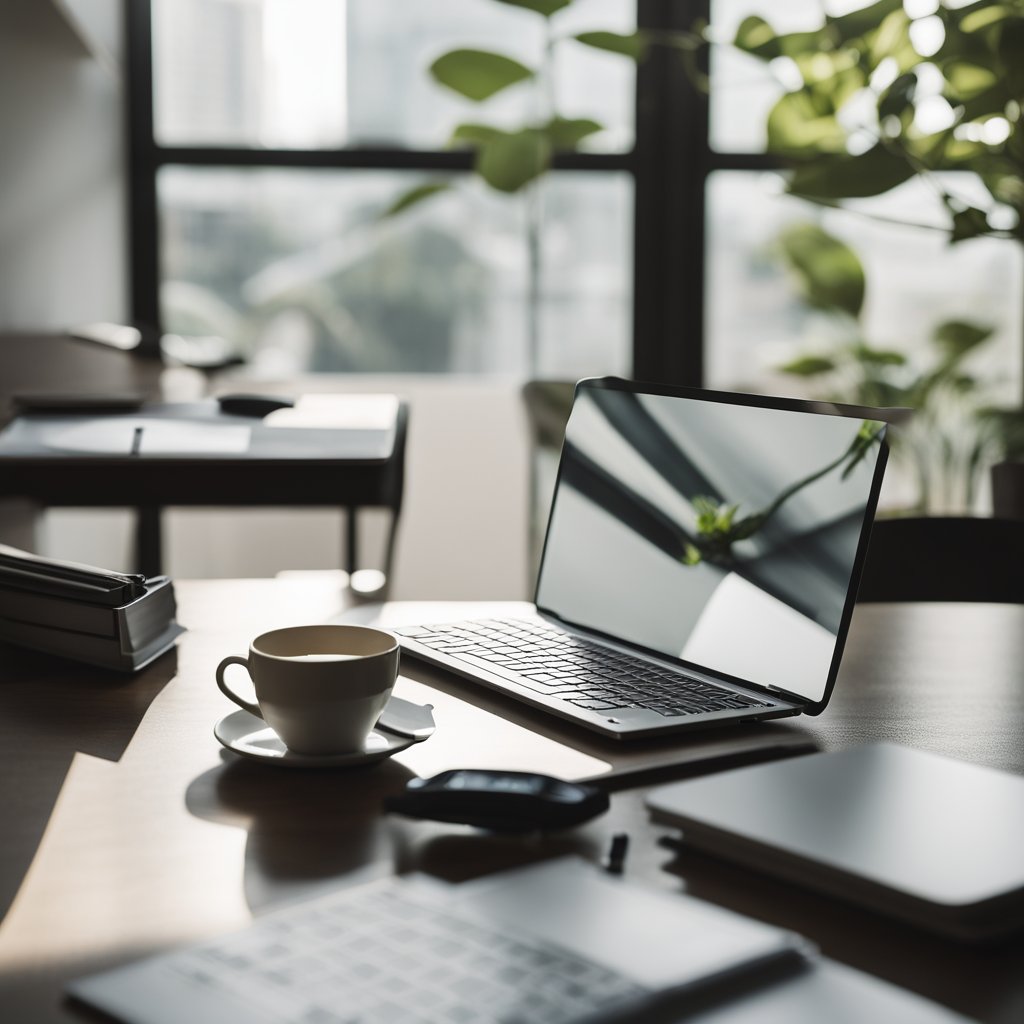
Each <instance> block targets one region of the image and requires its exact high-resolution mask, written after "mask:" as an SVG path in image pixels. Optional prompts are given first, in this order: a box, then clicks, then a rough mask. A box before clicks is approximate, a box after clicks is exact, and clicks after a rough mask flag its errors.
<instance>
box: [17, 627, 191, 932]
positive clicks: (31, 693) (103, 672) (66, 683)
mask: <svg viewBox="0 0 1024 1024" xmlns="http://www.w3.org/2000/svg"><path fill="white" fill-rule="evenodd" d="M0 656H2V658H3V664H4V673H3V676H4V678H3V679H2V680H0V744H2V745H3V750H4V766H5V767H4V771H3V772H2V773H0V822H2V828H3V836H4V839H3V843H2V844H0V921H2V920H3V918H4V917H5V916H6V914H7V911H8V910H9V909H10V906H11V903H12V902H13V900H14V897H15V896H16V895H17V892H18V889H19V888H20V887H21V883H22V880H23V879H24V877H25V873H26V872H27V871H28V868H29V866H30V865H31V863H32V860H33V858H34V857H35V854H36V850H37V849H38V847H39V842H40V840H41V839H42V837H43V833H44V832H45V831H46V826H47V824H48V822H49V820H50V815H51V813H52V811H53V808H54V805H55V804H56V802H57V797H58V796H59V794H60V791H61V787H62V786H63V784H64V779H65V777H66V776H67V773H68V769H69V768H70V766H71V762H72V759H73V758H74V756H75V754H77V753H82V754H90V755H92V756H93V757H102V758H105V759H106V760H108V761H118V760H120V758H121V756H122V755H123V754H124V752H125V750H126V748H127V747H128V744H129V743H130V742H131V739H132V737H133V736H134V735H135V731H136V729H137V728H138V727H139V723H140V722H141V721H142V718H143V716H144V715H145V714H146V711H147V710H148V709H149V706H150V704H151V703H152V702H153V700H154V699H155V698H156V696H157V695H158V694H159V693H160V691H161V690H163V688H164V687H165V686H166V685H167V683H168V682H170V681H171V679H173V678H174V677H175V675H176V674H177V671H178V660H177V651H176V650H172V651H169V652H168V653H167V654H165V655H164V656H163V657H161V658H159V659H158V660H157V661H155V662H154V663H153V664H152V665H151V666H150V667H149V668H147V669H146V670H145V671H144V672H142V673H141V674H139V675H134V676H133V675H127V674H125V675H114V674H112V673H111V672H110V671H109V670H107V669H101V668H92V667H90V666H86V665H77V664H75V663H73V662H69V661H66V660H64V659H62V658H54V657H51V656H50V655H46V654H40V653H38V652H35V651H25V650H20V649H18V648H13V647H7V646H4V647H0ZM27 765H31V769H29V768H27V767H25V766H27Z"/></svg>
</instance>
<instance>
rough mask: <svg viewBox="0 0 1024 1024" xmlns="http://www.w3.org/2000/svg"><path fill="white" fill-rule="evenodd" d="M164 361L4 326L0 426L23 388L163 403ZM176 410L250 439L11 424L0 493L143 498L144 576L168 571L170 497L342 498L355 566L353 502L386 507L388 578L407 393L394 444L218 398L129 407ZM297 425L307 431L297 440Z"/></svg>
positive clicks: (349, 564) (65, 502)
mask: <svg viewBox="0 0 1024 1024" xmlns="http://www.w3.org/2000/svg"><path fill="white" fill-rule="evenodd" d="M163 371H164V367H163V365H162V364H161V363H160V362H159V360H158V359H156V358H154V357H146V356H139V355H134V354H129V353H125V352H119V351H116V350H113V349H109V348H105V347H103V346H101V345H96V344H90V343H88V342H83V341H76V340H75V339H72V338H70V337H65V336H60V335H48V334H38V335H0V426H3V424H4V423H6V422H7V421H8V420H10V419H12V417H13V416H14V415H15V413H16V412H17V411H18V410H17V409H16V407H15V405H14V403H13V401H12V399H13V397H14V396H17V395H32V394H40V393H43V394H57V395H69V396H75V397H89V396H96V395H108V396H109V395H137V396H138V397H139V398H140V399H145V400H146V401H147V402H152V403H159V402H160V398H161V375H162V373H163ZM368 397H369V396H359V397H358V398H356V399H355V401H357V402H365V401H366V400H367V398H368ZM172 414H173V416H174V417H175V418H176V419H177V420H178V421H180V422H181V423H182V424H185V425H187V424H192V423H195V424H199V425H217V426H220V427H224V426H227V425H229V424H231V423H234V424H236V425H240V426H242V427H252V431H253V442H252V445H253V447H252V450H251V451H245V452H242V453H238V454H231V453H225V454H215V453H214V454H209V453H208V454H195V455H185V456H180V457H179V456H175V455H173V454H172V453H168V452H163V453H161V454H159V455H158V456H154V457H147V456H145V455H143V456H142V457H134V458H133V457H130V456H129V455H128V454H127V452H125V453H123V454H119V453H117V452H115V451H109V452H107V451H103V450H95V451H90V450H86V449H84V448H83V449H82V450H71V449H68V450H56V449H54V448H52V447H50V446H49V445H47V444H40V443H38V441H34V440H33V437H32V432H31V430H28V431H24V432H23V434H22V438H23V439H22V440H21V441H19V442H17V443H13V444H12V443H10V442H9V440H8V438H7V437H6V434H5V436H4V437H3V438H2V439H0V498H27V499H29V500H30V501H32V502H34V503H36V504H38V505H40V506H43V507H51V506H65V507H66V506H70V507H106V508H122V507H126V508H134V509H136V511H137V516H136V530H135V568H137V569H138V570H139V571H140V572H144V573H146V574H147V575H156V574H157V573H159V572H161V571H162V563H163V545H162V531H161V511H162V510H163V509H164V508H166V507H168V506H204V507H205V506H228V507H235V506H240V505H242V506H253V505H266V506H285V507H293V508H294V507H304V506H317V507H332V508H340V509H344V510H345V511H346V512H347V515H346V517H345V538H344V540H345V543H344V552H345V568H346V569H347V570H348V571H349V572H350V573H351V572H354V571H355V570H356V569H358V568H359V564H358V559H357V550H358V510H359V509H361V508H368V507H380V508H385V509H387V510H388V511H389V513H390V522H389V530H388V535H387V541H386V549H385V555H384V565H383V569H384V578H385V581H387V580H388V579H389V578H390V575H391V569H392V562H393V556H394V547H395V537H396V530H397V524H398V519H399V516H400V514H401V507H402V499H403V492H404V482H405V437H406V429H407V421H408V408H407V406H406V404H405V403H404V402H402V403H399V404H398V405H397V408H396V410H395V411H394V412H393V421H394V422H393V427H394V429H393V444H392V445H391V446H390V448H389V450H387V451H384V450H383V449H382V448H381V445H380V442H379V440H378V439H377V435H379V434H383V431H358V430H353V431H347V432H346V431H330V430H323V431H320V430H315V431H313V430H306V431H301V432H298V431H294V430H281V431H274V430H270V429H269V428H266V427H263V426H262V424H261V421H260V420H258V419H254V418H248V417H229V416H223V415H220V413H219V410H218V408H217V406H216V404H215V403H214V402H213V401H212V400H207V401H205V402H196V403H193V404H176V405H174V406H169V405H161V404H154V405H152V406H150V405H147V406H145V407H143V408H141V409H139V410H138V411H134V412H129V413H126V414H124V415H123V417H122V418H123V419H129V418H137V419H139V420H142V419H146V420H152V419H159V418H161V417H163V418H165V419H168V418H169V417H170V416H171V415H172ZM69 426H70V424H69ZM299 433H301V434H303V435H305V436H304V437H302V438H301V439H300V438H299V437H298V436H297V435H298V434H299ZM274 435H276V436H274ZM41 436H42V435H41Z"/></svg>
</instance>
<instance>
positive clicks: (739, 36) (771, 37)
mask: <svg viewBox="0 0 1024 1024" xmlns="http://www.w3.org/2000/svg"><path fill="white" fill-rule="evenodd" d="M732 44H733V46H735V47H736V48H737V49H739V50H745V51H746V52H747V53H752V54H753V55H754V56H756V57H761V58H762V59H763V60H773V59H774V58H776V57H779V56H781V55H782V51H781V50H780V49H779V37H778V36H777V35H776V34H775V29H773V28H772V27H771V25H769V24H768V22H767V21H765V20H764V18H761V17H758V15H756V14H751V15H749V16H748V17H746V18H744V19H743V21H741V22H740V27H739V28H738V29H736V36H735V38H734V39H733V41H732Z"/></svg>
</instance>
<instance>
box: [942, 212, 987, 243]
mask: <svg viewBox="0 0 1024 1024" xmlns="http://www.w3.org/2000/svg"><path fill="white" fill-rule="evenodd" d="M988 232H989V223H988V217H987V216H986V215H985V211H984V210H979V209H977V208H975V207H973V206H968V207H967V209H966V210H957V211H956V213H954V214H953V232H952V234H951V235H950V236H949V240H950V242H951V243H952V242H963V241H966V240H967V239H968V238H977V237H978V236H979V235H985V234H988Z"/></svg>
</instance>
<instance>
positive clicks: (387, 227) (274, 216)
mask: <svg viewBox="0 0 1024 1024" xmlns="http://www.w3.org/2000/svg"><path fill="white" fill-rule="evenodd" d="M419 180H421V179H420V176H418V175H416V174H410V173H404V172H398V171H394V172H379V171H336V172H335V171H330V172H320V171H294V170H257V171H243V170H224V169H210V168H199V167H197V168H185V167H169V168H166V169H165V170H164V171H162V172H161V174H160V176H159V179H158V189H159V200H160V205H161V210H162V231H161V238H162V252H161V265H162V277H163V286H162V291H161V302H162V306H163V320H164V325H165V328H166V329H167V330H168V331H171V332H175V333H181V334H187V335H204V334H215V335H220V336H223V337H226V338H228V339H230V340H233V341H237V342H238V344H239V346H240V347H241V348H242V349H243V350H244V352H245V353H246V354H247V356H248V357H249V358H250V360H251V361H252V363H253V366H254V369H255V370H256V372H266V373H268V374H272V375H279V374H283V373H289V372H300V371H304V370H313V371H317V370H322V371H338V370H355V371H389V370H403V371H456V372H460V371H461V372H487V371H510V372H515V373H527V374H530V375H545V376H555V375H558V376H561V375H566V376H584V375H587V374H592V373H624V372H626V369H627V367H628V364H629V350H630V334H631V303H632V291H631V281H632V263H631V256H630V253H631V244H630V243H631V236H632V179H631V177H630V176H629V175H628V174H625V173H568V172H559V173H556V174H552V175H550V176H549V178H548V179H547V181H546V182H545V184H544V193H543V232H542V240H543V241H542V250H541V262H542V265H541V277H540V281H541V287H540V304H539V310H538V313H539V316H538V321H539V341H538V346H537V357H536V359H533V360H531V357H530V355H529V352H530V348H531V346H530V343H529V330H530V320H529V316H528V310H529V306H530V303H529V301H528V296H529V279H530V278H529V261H528V257H527V252H528V248H527V244H526V238H527V233H526V229H527V216H528V214H527V207H526V204H525V201H524V200H523V199H522V198H521V197H512V198H509V197H504V196H498V195H497V194H495V193H494V192H492V191H490V190H488V189H486V188H485V187H484V186H483V185H481V184H480V183H479V182H478V181H476V180H475V179H474V180H469V179H468V178H460V179H458V180H457V182H456V184H457V187H456V188H455V189H453V190H452V192H450V193H447V194H442V195H440V196H437V197H435V198H433V199H431V200H428V201H427V202H425V203H423V204H422V205H421V206H419V207H417V208H415V209H413V210H410V211H408V212H407V213H406V214H404V215H399V216H397V217H395V218H392V219H388V220H381V219H380V214H381V212H382V211H383V210H384V209H386V208H387V206H388V205H389V204H390V203H391V202H392V201H393V200H394V199H395V197H396V196H397V195H399V194H400V193H402V192H403V191H404V190H406V189H408V188H409V187H411V186H412V185H414V184H416V183H417V182H418V181H419Z"/></svg>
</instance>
